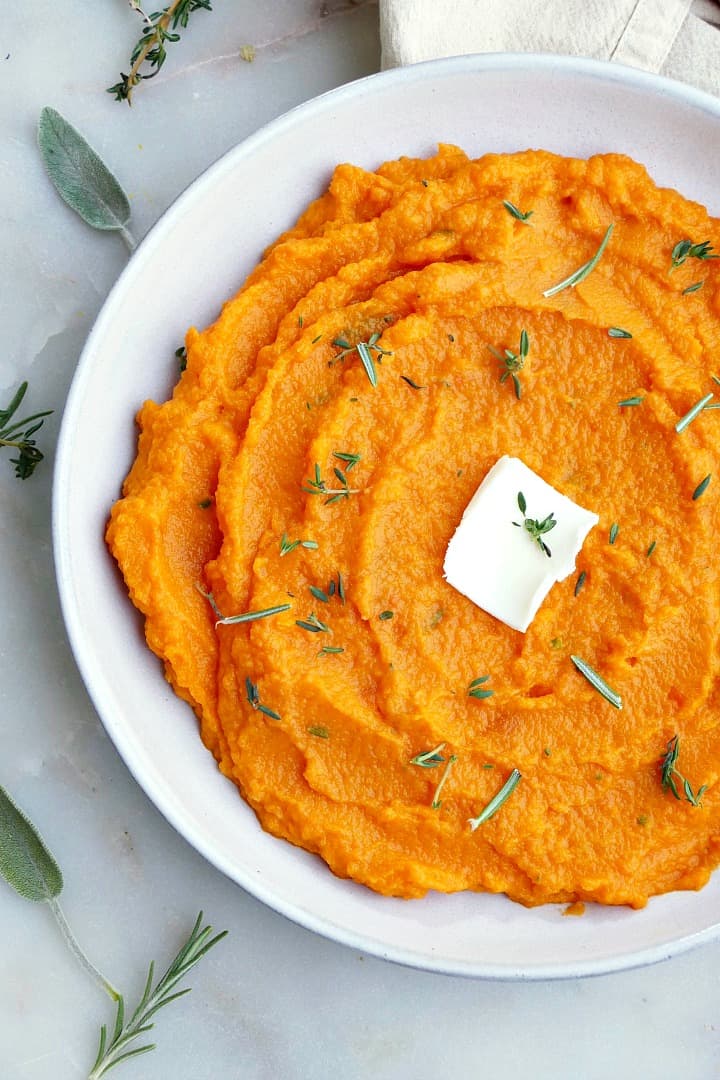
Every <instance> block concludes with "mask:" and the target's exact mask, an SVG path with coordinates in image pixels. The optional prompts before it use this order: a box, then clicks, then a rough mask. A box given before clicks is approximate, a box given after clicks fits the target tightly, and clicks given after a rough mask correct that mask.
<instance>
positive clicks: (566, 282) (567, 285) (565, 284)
mask: <svg viewBox="0 0 720 1080" xmlns="http://www.w3.org/2000/svg"><path fill="white" fill-rule="evenodd" d="M614 228H615V224H614V222H611V224H610V225H608V227H607V231H606V233H605V235H604V237H603V238H602V240H601V241H600V247H599V248H598V249H597V251H596V252H595V254H594V255H593V257H592V258H591V259H588V261H587V262H586V263H583V264H582V266H579V267H578V268H577V270H575V271H573V273H572V274H569V275H568V277H566V278H563V280H562V281H560V282H558V284H557V285H553V286H552V288H550V289H546V290H545V292H544V293H543V296H544V297H546V298H549V297H551V296H557V294H558V293H559V292H562V291H563V289H574V288H575V286H576V285H579V284H580V282H581V281H584V280H585V278H586V277H587V276H588V274H591V273H592V272H593V270H594V269H595V267H596V266H597V264H598V263H599V262H600V259H601V258H602V255H603V252H604V251H605V248H606V247H607V246H608V242H609V240H610V237H611V236H612V231H613V229H614Z"/></svg>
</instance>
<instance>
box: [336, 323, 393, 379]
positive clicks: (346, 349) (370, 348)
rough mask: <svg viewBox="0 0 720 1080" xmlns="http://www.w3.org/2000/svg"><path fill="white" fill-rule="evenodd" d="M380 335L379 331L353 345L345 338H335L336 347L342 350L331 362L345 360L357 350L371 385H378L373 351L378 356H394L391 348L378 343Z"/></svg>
mask: <svg viewBox="0 0 720 1080" xmlns="http://www.w3.org/2000/svg"><path fill="white" fill-rule="evenodd" d="M380 337H381V335H380V334H378V333H375V334H371V335H370V337H369V338H368V339H367V341H358V342H356V343H355V345H351V344H350V342H349V341H347V340H346V339H345V338H342V337H337V338H334V339H333V342H332V344H333V345H334V346H335V348H337V349H340V352H339V353H336V354H335V358H334V359H333V360H331V361H330V364H336V363H337V362H338V360H344V359H345V357H346V356H349V355H350V354H351V353H354V352H356V353H357V354H358V356H359V357H360V360H361V361H362V366H363V367H364V368H365V374H366V375H367V377H368V379H369V380H370V385H371V386H377V369H376V367H375V357H373V353H376V355H377V356H378V357H383V356H392V352H390V350H389V349H383V347H382V345H378V341H379V340H380Z"/></svg>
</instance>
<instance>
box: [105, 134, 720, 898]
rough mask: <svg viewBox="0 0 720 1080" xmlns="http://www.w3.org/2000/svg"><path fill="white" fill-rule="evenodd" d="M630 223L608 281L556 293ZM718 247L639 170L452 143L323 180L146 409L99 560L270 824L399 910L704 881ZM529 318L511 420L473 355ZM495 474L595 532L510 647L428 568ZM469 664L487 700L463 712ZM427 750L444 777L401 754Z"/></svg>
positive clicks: (507, 632)
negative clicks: (666, 764) (607, 694)
mask: <svg viewBox="0 0 720 1080" xmlns="http://www.w3.org/2000/svg"><path fill="white" fill-rule="evenodd" d="M504 200H505V201H507V202H508V203H510V204H511V207H510V208H509V207H508V206H506V205H504ZM512 207H515V208H516V209H517V210H518V211H519V212H520V213H521V214H527V213H528V212H530V211H531V212H532V216H531V217H528V218H527V219H526V220H525V221H523V220H521V218H520V217H518V216H517V215H516V214H514V213H513V212H511V209H512ZM611 224H613V225H614V229H613V232H612V235H611V237H610V240H609V243H608V245H607V248H606V250H605V251H604V253H603V255H602V258H601V259H600V261H599V262H598V264H597V265H596V266H595V267H594V268H593V269H592V272H591V273H589V274H588V275H587V276H586V277H585V278H584V280H582V281H581V282H580V283H579V284H577V285H576V286H575V287H568V288H565V289H563V290H561V291H560V292H558V293H557V294H556V295H553V296H550V297H546V296H544V295H543V293H544V292H545V291H546V290H548V289H549V287H551V286H553V285H555V284H556V283H558V282H560V281H561V280H562V279H564V278H566V277H567V276H568V275H569V274H571V273H572V272H573V271H574V270H576V269H578V268H579V267H580V266H582V265H583V264H584V263H586V262H587V260H589V259H590V258H591V257H592V256H593V255H594V254H595V253H596V252H597V250H598V247H599V245H600V242H601V240H602V239H603V236H604V235H605V233H606V231H607V229H608V226H609V225H611ZM684 240H687V241H688V244H686V245H685V246H684V247H681V248H679V249H678V247H677V245H678V244H679V243H680V242H681V241H684ZM718 248H720V222H718V221H717V220H714V219H711V218H710V217H708V214H707V212H706V211H705V210H704V209H703V208H702V207H700V206H699V205H697V204H695V203H692V202H689V201H687V200H686V199H684V198H682V197H681V196H680V195H678V194H677V193H675V192H673V191H668V190H660V189H658V188H657V187H656V186H655V185H654V184H653V183H652V181H651V180H650V179H649V177H648V175H647V173H646V171H645V170H644V169H643V168H642V167H641V166H640V165H638V164H635V163H634V162H633V161H631V160H629V159H628V158H625V157H620V156H616V155H603V156H598V157H594V158H591V159H590V160H589V161H581V160H573V159H568V158H562V157H558V156H554V155H552V154H549V153H545V152H535V151H528V152H525V153H518V154H509V155H499V156H497V155H490V156H487V157H484V158H481V159H480V160H478V161H471V160H469V159H468V158H467V157H466V155H465V154H464V153H462V152H461V151H460V150H458V149H456V148H454V147H449V146H443V147H441V148H440V151H439V153H438V155H437V156H436V157H434V158H432V159H430V160H410V159H401V160H399V161H393V162H388V163H387V164H385V165H383V166H382V167H381V168H379V169H378V170H377V172H366V171H364V170H362V169H359V168H355V167H353V166H351V165H341V166H339V167H338V168H337V169H336V171H335V174H334V176H333V179H332V183H331V185H330V188H329V191H328V192H327V194H325V195H323V196H322V198H320V199H319V200H318V201H317V202H315V203H314V204H313V205H311V206H310V207H309V209H308V210H307V211H306V213H305V214H304V215H303V216H302V218H301V219H300V221H299V222H298V224H297V225H296V226H295V228H293V229H292V230H290V231H289V232H288V233H286V234H285V235H284V236H282V237H281V238H280V239H279V240H278V241H277V243H276V244H274V245H273V247H271V248H270V249H269V251H268V252H267V253H266V255H265V257H264V259H263V261H262V262H261V264H260V265H259V266H258V268H257V269H256V270H255V271H254V272H253V274H252V275H251V276H250V278H249V279H248V281H247V282H246V284H245V285H244V287H243V288H242V289H241V291H240V292H239V293H238V295H237V296H236V297H234V299H232V300H231V301H229V302H228V303H227V304H226V305H225V307H224V309H223V311H222V314H221V316H220V318H219V319H218V321H217V322H216V323H215V324H214V325H213V326H211V327H210V328H209V329H207V330H205V331H203V332H202V333H199V332H198V331H196V330H190V331H189V333H188V335H187V343H186V344H187V368H186V370H185V371H184V373H183V375H182V377H181V379H180V381H179V383H178V385H177V387H176V389H175V392H174V394H173V397H172V399H171V400H170V401H168V402H167V403H165V404H163V405H156V404H154V403H153V402H147V403H146V404H145V405H144V406H143V408H142V409H141V411H140V414H139V423H140V428H141V434H140V442H139V451H138V457H137V460H136V462H135V464H134V466H133V468H132V471H131V472H130V475H129V476H128V478H127V480H126V481H125V486H124V489H123V498H122V499H121V500H120V501H119V502H118V503H117V504H116V506H115V507H114V508H113V511H112V517H111V521H110V525H109V528H108V534H107V538H108V543H109V545H110V548H111V550H112V552H113V554H114V555H115V557H116V559H117V560H118V562H119V564H120V567H121V569H122V572H123V574H124V576H125V580H126V582H127V586H128V589H129V591H130V596H131V598H132V601H133V603H134V604H135V605H136V606H137V607H138V608H139V609H140V611H141V612H142V613H143V614H144V616H145V620H146V632H147V640H148V643H149V645H150V647H151V648H152V649H153V650H154V651H155V652H156V653H157V654H158V656H160V657H161V658H162V659H163V661H164V663H165V668H166V672H167V677H168V679H169V680H170V682H171V683H172V685H173V686H174V688H175V689H176V691H177V692H178V694H180V695H181V696H182V697H183V698H185V699H186V700H187V701H188V702H189V703H190V704H191V705H192V706H193V708H194V709H195V711H196V712H197V715H198V717H199V719H200V725H201V731H202V737H203V739H204V741H205V743H206V745H207V746H208V747H209V748H210V749H211V750H212V752H213V753H214V754H215V755H216V757H217V759H218V762H219V764H220V767H221V769H222V770H223V772H224V773H225V774H226V775H227V776H228V777H231V778H232V779H233V780H234V781H235V783H236V784H237V785H238V787H239V789H240V791H241V793H242V795H243V797H244V798H245V799H246V800H247V802H248V803H249V804H250V806H252V808H253V809H254V810H255V812H256V814H257V816H258V818H259V820H260V822H261V824H262V825H263V827H264V828H265V829H267V830H269V831H270V832H272V833H274V834H276V835H277V836H280V837H284V838H286V839H288V840H290V841H291V842H292V843H294V844H298V845H300V846H302V847H304V848H306V849H308V850H309V851H312V852H317V853H318V854H319V855H321V856H322V858H323V859H324V860H325V861H326V862H327V864H328V865H329V866H330V868H331V869H332V870H333V871H334V872H335V873H336V874H338V875H341V876H347V877H351V878H353V879H355V880H356V881H358V882H362V883H363V884H365V885H368V886H369V887H370V888H372V889H375V890H377V891H378V892H381V893H385V894H389V895H393V896H403V897H417V896H422V894H423V893H425V892H426V890H428V889H437V890H441V891H447V892H450V891H455V890H460V889H475V890H481V891H488V892H504V893H507V895H508V896H510V897H511V898H513V899H514V900H518V901H521V902H522V903H524V904H540V903H545V902H549V901H557V902H563V903H565V902H574V901H586V900H591V901H599V902H601V903H605V904H629V905H632V906H633V907H641V906H642V905H644V904H645V903H646V901H647V899H648V897H649V896H651V895H653V894H656V893H662V892H666V891H668V890H672V889H693V888H698V887H700V886H701V885H703V884H704V883H705V882H706V881H707V879H708V876H709V874H710V872H711V870H712V868H713V867H714V866H715V865H716V864H717V863H718V862H719V861H720V793H719V791H718V785H717V780H718V772H719V770H720V741H719V738H718V718H719V710H718V705H719V703H720V697H719V693H718V629H719V627H720V560H718V558H717V553H716V550H715V545H716V542H717V537H718V535H720V509H719V508H720V499H719V498H718V497H717V496H718V493H719V492H720V488H718V487H717V485H718V484H720V475H718V449H717V448H718V432H719V431H720V428H718V425H720V412H712V411H704V412H703V413H702V414H700V415H699V416H697V417H696V418H695V419H694V420H693V421H692V422H691V423H690V424H689V425H688V426H687V428H686V429H685V430H683V431H682V432H681V433H677V432H676V430H675V425H676V423H677V421H678V420H679V418H681V417H682V416H683V415H684V414H685V413H686V412H687V411H688V410H689V409H690V408H691V407H692V406H693V405H694V404H695V402H697V401H698V400H699V399H700V398H702V397H703V396H704V395H705V394H707V393H710V392H711V391H713V390H716V391H717V393H718V398H719V399H720V387H718V386H716V384H715V383H714V382H713V381H712V378H711V375H712V373H713V372H714V371H716V370H718V371H720V362H718V360H717V356H718V348H720V265H719V264H718V263H716V262H714V261H712V258H709V257H708V256H712V257H713V258H714V251H715V250H717V249H718ZM673 252H675V258H674V259H673ZM673 262H675V263H677V265H676V266H674V267H673V268H672V271H671V267H672V266H673ZM698 281H702V282H703V284H702V287H699V288H695V289H691V290H689V288H688V287H689V286H693V285H695V284H696V283H697V282H698ZM610 328H615V329H614V330H613V334H610V333H609V332H608V331H609V329H610ZM522 330H525V331H526V333H527V335H528V340H529V343H530V349H529V353H528V358H527V361H526V363H525V365H524V367H523V369H522V371H521V372H519V373H518V376H519V382H520V386H521V392H522V393H521V397H520V398H518V397H517V396H516V393H515V389H514V386H513V383H512V381H510V380H509V379H508V380H506V381H505V382H502V383H501V381H500V375H501V374H502V365H501V364H500V363H499V361H498V359H497V358H496V357H495V355H493V353H492V352H491V351H490V350H489V348H488V347H489V346H492V347H493V348H494V349H497V350H499V351H500V352H501V353H502V352H503V350H505V349H509V350H510V351H511V352H517V348H518V342H519V339H520V335H521V331H522ZM617 331H622V332H623V333H622V335H621V336H618V333H617ZM358 343H360V345H361V347H360V348H357V347H356V346H357V345H358ZM373 374H374V375H375V376H376V378H373V379H371V376H372V375H373ZM374 381H376V383H377V385H376V386H374V385H373V382H374ZM638 399H641V400H639V402H638V403H636V404H629V405H622V406H621V405H619V404H618V403H619V402H621V401H628V400H631V401H636V402H637V401H638ZM503 454H509V455H513V456H519V457H521V458H522V459H523V460H524V461H525V462H526V464H527V465H529V466H530V467H531V468H532V469H534V470H535V471H536V472H538V473H539V474H540V475H541V476H542V477H543V478H544V479H545V480H547V481H548V483H550V484H552V485H553V486H555V487H557V488H558V489H560V490H561V491H563V492H564V493H565V494H567V495H568V496H569V497H570V498H572V499H574V500H575V501H577V502H578V503H580V504H581V505H582V506H587V507H589V508H591V509H593V510H594V511H596V512H597V513H598V514H599V515H600V525H599V526H598V527H597V528H595V529H594V530H593V531H592V532H591V534H590V536H589V538H588V540H587V541H586V543H585V545H584V548H583V550H582V552H581V554H580V556H579V558H578V570H579V571H584V572H585V577H584V579H583V583H582V588H581V589H579V590H578V591H577V595H576V587H575V586H576V582H575V579H573V578H571V579H569V580H567V581H565V582H562V583H560V584H558V585H556V586H554V588H553V589H552V591H551V592H550V594H549V596H548V598H547V600H546V601H545V603H544V604H543V606H542V607H541V609H540V612H539V614H538V615H537V617H536V618H535V620H534V622H533V624H532V625H531V627H530V629H529V630H528V632H527V633H526V634H521V633H518V632H516V631H514V630H511V629H509V628H508V627H507V626H505V625H503V624H502V623H500V622H498V621H497V620H495V619H493V618H492V617H491V616H489V615H487V614H485V613H484V612H483V611H481V610H480V609H478V608H477V607H475V606H474V605H473V604H472V603H471V602H470V601H468V600H466V599H465V598H464V597H463V596H462V595H460V594H459V593H458V592H456V591H455V590H454V589H452V588H451V587H450V586H449V585H448V584H447V583H446V582H445V581H444V580H443V576H442V563H443V557H444V554H445V550H446V547H447V544H448V541H449V539H450V537H451V536H452V534H453V532H454V530H455V528H456V527H457V525H458V522H459V520H460V518H461V517H462V514H463V511H464V509H465V507H466V505H467V503H468V502H469V500H470V498H471V496H472V495H473V493H474V492H475V490H476V488H477V487H478V485H479V483H480V482H481V481H482V479H483V477H484V476H485V475H486V473H487V472H488V470H489V468H490V467H491V466H492V465H493V464H494V463H495V461H496V460H497V459H498V458H499V457H501V456H502V455H503ZM708 475H710V476H711V481H710V483H709V485H708V486H707V487H706V489H705V490H703V491H702V492H701V494H700V495H699V496H698V497H696V498H695V499H694V498H693V494H694V493H696V492H697V490H698V485H700V483H701V481H702V480H703V479H704V478H705V477H707V476H708ZM336 496H337V497H336ZM614 524H615V525H618V526H619V529H618V530H614V532H615V531H616V532H617V535H616V537H615V538H614V543H612V544H611V543H609V530H610V529H611V526H612V525H614ZM297 541H300V542H299V543H298V542H297ZM198 585H199V586H201V588H202V589H203V590H204V591H205V592H208V593H210V594H211V598H212V600H213V602H214V604H215V607H216V608H217V611H218V612H219V613H221V614H222V615H223V616H226V617H227V616H234V615H238V614H243V613H247V612H257V611H263V610H264V609H267V608H273V607H278V606H282V605H289V607H288V608H286V609H285V610H282V611H280V612H279V613H276V614H273V615H267V616H265V617H262V618H257V619H255V620H253V621H249V622H243V623H236V624H220V625H217V626H216V625H215V624H216V620H217V619H218V615H217V614H216V613H215V611H214V610H213V607H212V605H211V602H210V600H208V599H206V598H205V597H204V596H203V595H201V592H200V591H199V589H198V587H197V586H198ZM571 654H575V655H578V656H580V657H582V658H584V660H585V661H586V662H587V663H589V664H590V665H592V667H593V668H594V669H595V670H596V671H598V672H600V673H601V674H602V676H603V678H604V679H605V680H606V681H607V683H608V684H609V685H610V686H611V687H612V688H613V689H614V690H615V691H617V692H618V693H619V694H621V695H622V699H623V703H624V707H623V708H622V710H617V709H615V708H613V707H612V706H611V704H609V703H608V702H607V701H606V700H605V699H604V698H603V697H602V696H601V694H599V693H598V692H597V691H596V690H595V689H594V688H593V687H592V686H591V685H590V684H589V683H588V682H587V681H586V679H584V678H583V677H582V675H581V674H579V673H578V672H577V671H576V670H575V668H574V666H573V664H572V663H571V661H570V655H571ZM484 675H489V676H490V679H489V680H488V681H487V682H486V683H483V684H481V685H482V686H483V687H488V688H492V690H493V694H492V696H488V697H485V698H482V699H478V698H476V697H472V696H470V695H469V693H468V688H469V687H470V684H471V683H472V682H473V681H474V680H475V679H477V678H479V677H481V676H484ZM675 735H678V736H679V743H678V756H677V760H676V761H675V768H676V770H677V773H679V774H681V775H682V777H685V778H686V779H687V780H688V785H689V789H690V795H691V796H692V798H689V797H688V794H687V791H686V789H685V788H684V787H683V782H682V779H680V777H679V776H678V775H677V773H675V774H672V775H673V778H674V780H675V783H676V789H677V792H678V795H679V798H675V797H674V796H673V792H672V790H671V789H670V787H669V785H668V784H667V783H666V784H663V773H662V770H661V767H660V761H661V759H662V758H663V757H664V756H665V754H666V750H667V744H668V742H669V741H670V740H671V739H672V738H673V737H674V736H675ZM440 744H444V745H443V746H442V748H441V749H439V750H438V751H437V754H436V756H437V757H439V758H442V759H443V760H442V761H439V762H437V763H434V762H433V761H432V760H431V761H430V762H429V763H428V764H429V765H430V766H434V767H422V765H421V764H415V763H413V762H412V759H413V758H416V757H417V756H418V755H422V754H426V753H427V752H428V751H430V750H434V749H436V748H438V747H440ZM452 757H454V758H455V760H454V761H451V760H450V759H451V758H452ZM513 769H518V770H519V771H520V773H521V774H522V780H521V781H520V782H519V783H518V785H517V787H516V788H515V790H514V791H513V792H512V794H511V795H510V796H509V797H508V798H507V799H506V800H505V801H504V802H503V804H502V806H501V807H500V809H499V810H498V811H497V813H495V814H494V815H493V816H492V817H491V818H490V819H489V820H487V821H485V822H484V823H483V824H482V825H480V827H478V828H477V829H476V830H475V831H473V830H471V828H470V825H469V823H468V822H469V819H470V818H474V817H476V816H477V815H478V814H479V813H480V811H481V810H482V809H483V808H484V807H485V806H486V805H487V804H488V802H489V801H490V800H491V799H492V798H493V796H495V795H496V794H497V793H498V791H500V790H501V789H502V787H503V785H504V784H505V782H506V781H507V779H508V777H509V776H510V775H511V772H512V770H513ZM443 775H445V782H444V785H443V787H442V791H441V793H440V795H439V797H436V791H437V787H438V784H439V781H440V779H441V777H442V776H443ZM665 779H666V780H668V779H669V773H668V772H667V771H666V775H665ZM702 786H706V790H705V791H704V792H703V793H702V795H701V796H700V797H698V796H699V789H700V788H701V787H702ZM434 802H435V803H440V805H439V806H438V805H435V806H434V805H433V803H434ZM694 803H699V805H694Z"/></svg>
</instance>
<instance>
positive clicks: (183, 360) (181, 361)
mask: <svg viewBox="0 0 720 1080" xmlns="http://www.w3.org/2000/svg"><path fill="white" fill-rule="evenodd" d="M175 356H176V357H177V360H178V367H179V368H180V373H181V374H182V372H183V371H185V369H186V367H187V349H186V348H185V346H184V345H181V346H180V347H179V348H178V349H176V350H175Z"/></svg>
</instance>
